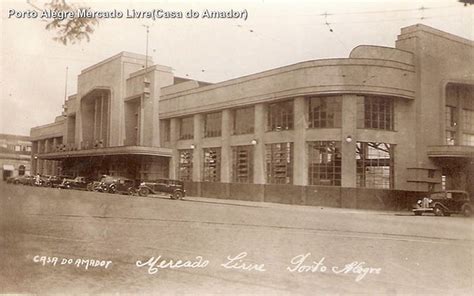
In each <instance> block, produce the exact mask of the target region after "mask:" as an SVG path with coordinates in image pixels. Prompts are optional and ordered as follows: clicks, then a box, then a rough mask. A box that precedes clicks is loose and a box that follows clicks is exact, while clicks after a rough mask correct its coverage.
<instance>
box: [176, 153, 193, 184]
mask: <svg viewBox="0 0 474 296" xmlns="http://www.w3.org/2000/svg"><path fill="white" fill-rule="evenodd" d="M178 153H179V164H178V178H179V179H180V180H181V181H192V180H193V150H192V149H186V150H179V151H178Z"/></svg>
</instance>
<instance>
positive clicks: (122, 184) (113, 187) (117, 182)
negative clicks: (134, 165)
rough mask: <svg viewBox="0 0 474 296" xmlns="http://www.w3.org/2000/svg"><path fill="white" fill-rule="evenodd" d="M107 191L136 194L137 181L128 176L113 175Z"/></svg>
mask: <svg viewBox="0 0 474 296" xmlns="http://www.w3.org/2000/svg"><path fill="white" fill-rule="evenodd" d="M107 192H109V193H121V194H128V195H135V194H136V192H137V182H135V180H132V179H129V178H126V177H113V180H112V182H111V183H110V184H109V185H108V186H107Z"/></svg>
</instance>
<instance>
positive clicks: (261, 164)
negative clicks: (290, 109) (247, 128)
mask: <svg viewBox="0 0 474 296" xmlns="http://www.w3.org/2000/svg"><path fill="white" fill-rule="evenodd" d="M266 116H267V114H266V106H265V104H263V103H260V104H256V105H255V140H257V144H256V145H255V150H254V163H253V176H254V177H253V182H254V183H255V184H265V144H264V143H263V140H264V135H265V130H266V126H267V121H266Z"/></svg>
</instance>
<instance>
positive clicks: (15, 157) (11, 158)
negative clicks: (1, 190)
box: [0, 134, 31, 181]
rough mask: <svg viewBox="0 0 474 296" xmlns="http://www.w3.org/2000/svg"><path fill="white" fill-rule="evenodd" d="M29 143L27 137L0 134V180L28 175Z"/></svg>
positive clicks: (29, 162)
mask: <svg viewBox="0 0 474 296" xmlns="http://www.w3.org/2000/svg"><path fill="white" fill-rule="evenodd" d="M30 160H31V142H30V138H29V137H27V136H18V135H7V134H0V169H1V170H2V180H4V181H5V180H6V179H7V178H8V177H16V176H23V175H29V174H30V164H31V161H30Z"/></svg>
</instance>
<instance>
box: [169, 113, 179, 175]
mask: <svg viewBox="0 0 474 296" xmlns="http://www.w3.org/2000/svg"><path fill="white" fill-rule="evenodd" d="M178 124H179V120H178V119H177V118H172V119H171V120H170V144H171V148H172V149H173V152H172V157H171V160H170V178H171V179H178V177H179V176H178V162H179V151H178V149H176V143H177V142H178V137H179V126H178Z"/></svg>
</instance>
